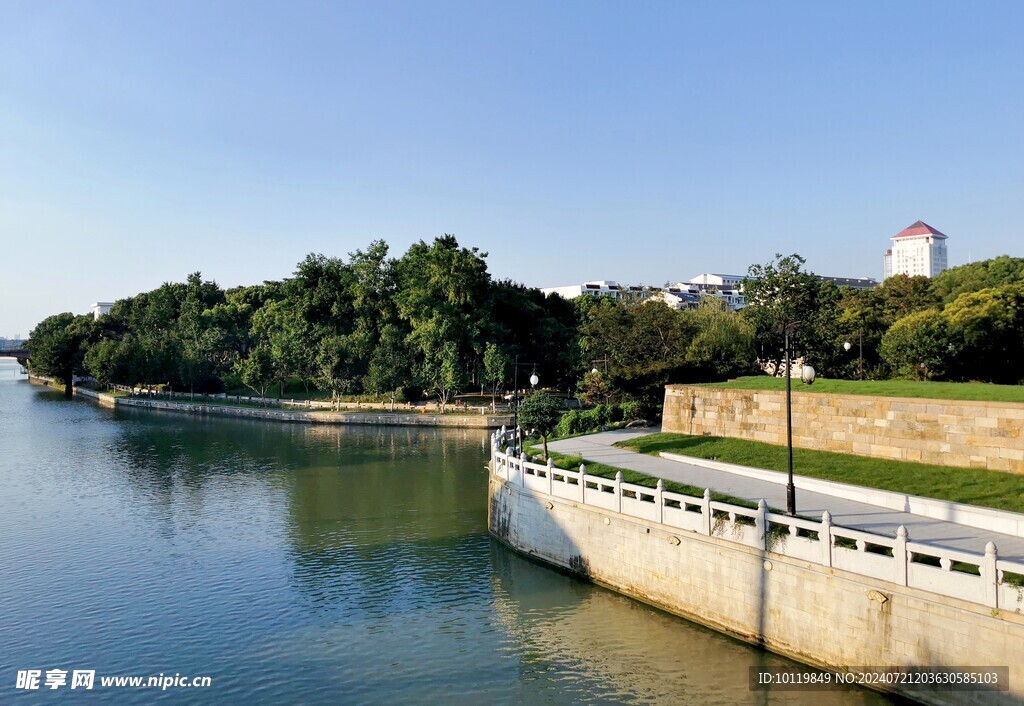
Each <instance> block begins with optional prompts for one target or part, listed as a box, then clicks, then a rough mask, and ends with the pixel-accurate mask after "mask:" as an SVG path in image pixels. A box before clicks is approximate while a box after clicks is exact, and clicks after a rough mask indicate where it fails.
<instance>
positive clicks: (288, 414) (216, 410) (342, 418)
mask: <svg viewBox="0 0 1024 706" xmlns="http://www.w3.org/2000/svg"><path fill="white" fill-rule="evenodd" d="M29 382H32V383H33V384H42V385H47V386H51V387H52V386H53V385H54V384H55V383H54V381H52V380H49V379H47V378H40V377H37V376H34V375H32V376H30V377H29ZM74 394H75V396H76V397H82V398H84V399H88V400H90V401H93V402H95V403H96V404H98V405H99V406H101V407H108V408H115V407H137V408H142V409H152V410H158V411H163V412H175V413H179V414H192V415H205V416H219V417H244V418H247V419H265V420H269V421H275V422H291V423H300V424H377V425H384V426H427V427H453V428H461V429H493V428H495V427H500V426H511V425H512V417H511V416H509V415H500V414H499V415H489V414H481V415H473V414H430V413H424V412H379V411H366V412H330V411H298V410H296V411H292V410H281V409H267V408H260V407H241V406H237V405H218V404H212V403H206V402H171V401H170V400H160V399H139V398H135V397H115V396H114V395H108V394H106V393H103V392H96V391H95V390H89V389H86V388H84V387H75V388H74Z"/></svg>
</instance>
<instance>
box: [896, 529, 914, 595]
mask: <svg viewBox="0 0 1024 706" xmlns="http://www.w3.org/2000/svg"><path fill="white" fill-rule="evenodd" d="M908 539H909V536H908V534H907V528H906V527H905V526H903V525H900V526H899V527H898V528H897V530H896V544H894V545H893V547H892V558H893V560H894V561H895V562H896V583H898V584H899V585H900V586H906V585H907V561H908V560H909V559H910V557H908V556H907V541H908Z"/></svg>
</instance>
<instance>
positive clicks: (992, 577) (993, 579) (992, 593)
mask: <svg viewBox="0 0 1024 706" xmlns="http://www.w3.org/2000/svg"><path fill="white" fill-rule="evenodd" d="M998 559H999V554H998V552H997V551H996V545H995V543H993V542H989V543H988V544H986V545H985V559H984V561H983V562H982V564H981V578H982V580H983V581H984V582H985V605H988V606H991V607H992V608H999V572H998V571H997V570H996V562H997V561H998Z"/></svg>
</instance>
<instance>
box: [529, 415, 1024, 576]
mask: <svg viewBox="0 0 1024 706" xmlns="http://www.w3.org/2000/svg"><path fill="white" fill-rule="evenodd" d="M651 433H654V430H647V429H645V430H631V429H630V430H626V429H622V430H618V431H608V432H602V433H600V434H591V435H589V436H578V437H575V438H573V439H562V440H561V441H553V442H550V443H549V444H548V448H549V449H550V450H552V451H557V452H559V453H563V454H571V455H574V456H582V457H583V458H584V459H586V460H588V461H596V462H598V463H604V464H606V465H609V466H618V467H619V468H628V469H630V470H633V471H639V472H640V473H645V474H647V475H650V476H654V477H656V478H663V479H665V480H673V481H676V482H678V483H686V484H688V485H695V486H697V487H698V488H711V489H712V490H715V491H717V492H719V493H726V494H728V495H732V496H734V497H737V498H744V499H747V500H753V501H754V502H757V501H758V500H760V499H761V498H764V499H765V501H766V502H767V503H768V506H769V507H775V508H784V507H786V486H785V484H784V483H781V484H780V483H772V482H770V481H765V480H758V479H756V478H746V477H744V476H740V475H737V474H735V473H729V472H728V471H721V470H717V469H712V468H705V467H703V466H698V465H695V464H690V463H681V462H679V461H670V460H668V459H665V458H659V457H657V456H648V455H647V454H640V453H637V452H635V451H629V450H626V449H619V448H615V447H613V446H612V444H614V443H616V442H619V441H625V440H626V439H634V438H636V437H638V436H644V435H646V434H651ZM795 485H796V509H797V512H798V513H799V514H801V515H805V516H807V517H816V518H820V517H821V513H822V512H824V511H825V510H828V511H829V512H830V513H832V522H833V524H837V525H841V526H843V527H850V528H853V529H859V530H863V531H865V532H874V533H875V534H883V535H887V536H890V537H895V536H896V529H897V528H898V527H899V526H900V525H905V526H906V528H907V533H908V535H909V537H910V541H912V542H914V541H916V542H926V543H928V544H934V545H937V546H942V547H948V548H950V549H959V550H961V551H967V552H974V553H976V554H984V553H985V543H986V542H995V545H996V549H997V551H998V552H999V556H1000V557H1001V558H1003V559H1010V560H1012V561H1024V538H1020V537H1014V536H1011V535H1008V534H1000V533H998V532H991V531H989V530H983V529H978V528H976V527H968V526H966V525H961V524H957V523H955V522H946V521H943V520H934V519H932V518H930V517H922V516H921V515H913V514H910V513H908V512H899V511H897V510H889V509H887V508H882V507H878V506H877V505H869V504H867V503H860V502H855V501H853V500H846V499H844V498H839V497H836V496H834V495H827V494H825V493H812V492H809V491H801V490H800V479H799V477H797V479H796V482H795Z"/></svg>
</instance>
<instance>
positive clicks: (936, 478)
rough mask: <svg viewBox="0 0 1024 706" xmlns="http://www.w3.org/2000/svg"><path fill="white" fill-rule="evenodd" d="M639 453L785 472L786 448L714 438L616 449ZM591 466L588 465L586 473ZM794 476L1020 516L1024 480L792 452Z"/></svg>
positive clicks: (676, 437) (662, 437) (669, 439)
mask: <svg viewBox="0 0 1024 706" xmlns="http://www.w3.org/2000/svg"><path fill="white" fill-rule="evenodd" d="M616 446H620V447H622V448H626V449H632V450H634V451H639V452H640V453H646V454H652V455H655V456H656V455H657V454H659V453H661V452H662V451H667V452H670V453H676V454H682V455H685V456H695V457H697V458H706V459H712V460H716V461H723V462H726V463H736V464H739V465H742V466H753V467H755V468H766V469H769V470H773V471H780V472H785V471H786V466H787V455H786V447H785V446H775V445H773V444H765V443H761V442H759V441H746V440H744V439H725V438H722V437H716V436H688V435H686V434H666V433H660V434H651V435H649V436H642V437H639V438H636V439H631V440H629V441H620V442H619V443H617V444H616ZM589 469H590V466H589V465H588V466H587V470H588V471H589ZM793 472H794V473H796V474H798V475H803V476H810V477H812V478H821V479H823V480H831V481H836V482H839V483H849V484H851V485H863V486H866V487H869V488H878V489H881V490H890V491H893V492H897V493H907V494H910V495H920V496H923V497H927V498H938V499H939V500H950V501H953V502H959V503H967V504H969V505H981V506H984V507H992V508H997V509H1000V510H1010V511H1012V512H1024V476H1020V475H1014V474H1012V473H1002V472H1000V471H986V470H981V469H977V468H953V467H949V466H932V465H929V464H924V463H909V462H907V461H890V460H886V459H879V458H868V457H866V456H854V455H851V454H840V453H832V452H829V451H814V450H810V449H793Z"/></svg>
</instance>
